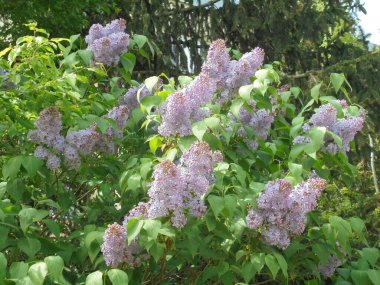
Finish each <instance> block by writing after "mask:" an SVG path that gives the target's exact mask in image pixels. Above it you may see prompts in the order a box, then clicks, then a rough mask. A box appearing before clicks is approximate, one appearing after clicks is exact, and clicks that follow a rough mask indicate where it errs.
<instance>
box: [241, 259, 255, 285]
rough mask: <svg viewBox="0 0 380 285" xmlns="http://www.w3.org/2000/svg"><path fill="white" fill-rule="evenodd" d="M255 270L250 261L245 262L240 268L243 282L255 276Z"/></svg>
mask: <svg viewBox="0 0 380 285" xmlns="http://www.w3.org/2000/svg"><path fill="white" fill-rule="evenodd" d="M256 272H257V271H256V268H255V266H254V265H253V264H252V263H250V262H247V263H246V264H244V266H243V268H242V269H241V275H242V276H243V278H244V282H246V283H249V281H251V279H252V278H253V277H254V276H255V274H256Z"/></svg>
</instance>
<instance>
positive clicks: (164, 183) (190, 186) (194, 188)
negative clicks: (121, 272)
mask: <svg viewBox="0 0 380 285" xmlns="http://www.w3.org/2000/svg"><path fill="white" fill-rule="evenodd" d="M222 159H223V157H222V154H221V153H220V152H219V151H215V152H212V151H211V150H210V147H209V145H208V144H207V143H205V142H198V143H195V144H193V145H192V146H191V147H190V149H189V150H188V151H187V152H185V153H184V155H183V156H182V158H181V165H180V166H178V165H176V164H174V163H173V162H171V161H169V160H164V161H162V162H161V163H160V164H159V165H158V167H157V168H156V169H155V170H154V172H153V178H154V180H153V182H152V184H151V185H150V189H149V191H148V195H149V198H150V199H149V201H148V202H140V203H139V204H138V205H137V206H136V207H135V208H133V209H132V210H130V211H129V212H128V214H127V215H126V216H125V217H124V222H123V225H122V226H121V225H119V224H117V223H114V224H111V225H109V226H108V229H107V230H106V232H105V234H104V243H103V244H102V246H101V250H102V253H103V255H104V259H105V261H106V264H107V265H108V266H118V265H119V264H124V263H125V264H127V265H128V266H129V267H137V266H139V265H140V264H141V262H142V261H144V260H146V259H148V258H149V255H147V254H143V253H142V249H141V248H140V247H139V245H138V244H137V240H138V237H137V238H136V239H135V240H133V241H132V242H131V244H130V245H127V244H126V237H127V226H128V222H129V220H130V219H131V218H137V219H145V218H149V219H155V218H160V217H164V216H171V222H172V224H173V226H174V227H177V228H181V227H183V226H184V225H185V224H186V214H187V213H189V214H190V215H192V216H195V217H202V216H203V215H204V213H205V212H206V210H207V209H206V205H205V204H204V201H203V196H204V195H205V194H206V193H207V191H208V189H209V187H210V184H211V183H212V179H213V177H212V171H213V166H214V164H215V163H217V162H220V161H222Z"/></svg>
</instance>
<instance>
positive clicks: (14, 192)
mask: <svg viewBox="0 0 380 285" xmlns="http://www.w3.org/2000/svg"><path fill="white" fill-rule="evenodd" d="M24 191H25V185H24V182H23V181H22V180H21V179H20V178H17V179H15V180H12V181H9V182H8V183H7V192H8V194H9V195H10V196H11V197H12V198H13V199H14V200H15V201H20V200H21V198H22V194H23V193H24Z"/></svg>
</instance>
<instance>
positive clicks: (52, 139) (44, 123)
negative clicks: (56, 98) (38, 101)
mask: <svg viewBox="0 0 380 285" xmlns="http://www.w3.org/2000/svg"><path fill="white" fill-rule="evenodd" d="M61 117H62V116H61V114H60V113H59V110H58V107H55V106H52V107H48V108H46V109H43V110H42V111H41V112H40V116H39V118H38V119H37V120H36V122H35V123H34V125H35V126H36V128H37V129H36V130H30V131H29V132H28V139H29V140H30V141H32V142H35V143H38V144H41V145H39V146H37V147H36V150H35V156H36V157H37V158H39V159H41V160H47V162H46V166H47V167H48V168H49V169H51V170H55V169H57V168H58V167H59V165H60V159H59V157H57V156H56V154H55V153H58V154H59V153H61V152H63V150H64V147H65V139H64V137H63V136H61V134H60V132H61V130H62V121H61ZM49 148H50V149H51V150H49Z"/></svg>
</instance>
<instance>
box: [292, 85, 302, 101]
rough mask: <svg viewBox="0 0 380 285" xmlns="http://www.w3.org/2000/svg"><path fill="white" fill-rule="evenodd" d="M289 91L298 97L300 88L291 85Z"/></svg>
mask: <svg viewBox="0 0 380 285" xmlns="http://www.w3.org/2000/svg"><path fill="white" fill-rule="evenodd" d="M290 92H292V93H293V95H294V97H295V98H298V95H299V94H300V93H301V89H300V88H298V87H291V88H290Z"/></svg>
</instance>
